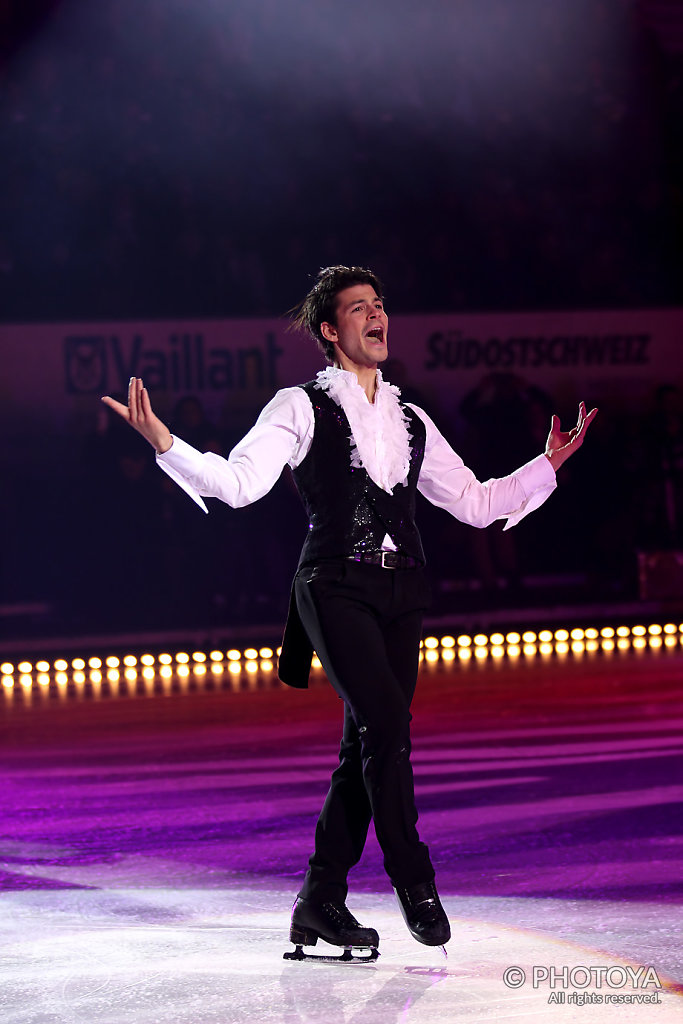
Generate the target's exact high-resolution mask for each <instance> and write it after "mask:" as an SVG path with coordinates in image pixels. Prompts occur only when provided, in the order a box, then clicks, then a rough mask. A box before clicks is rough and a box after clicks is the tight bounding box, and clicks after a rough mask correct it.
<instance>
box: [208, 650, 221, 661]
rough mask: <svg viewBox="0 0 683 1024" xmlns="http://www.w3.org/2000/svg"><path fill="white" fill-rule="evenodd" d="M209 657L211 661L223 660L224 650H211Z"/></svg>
mask: <svg viewBox="0 0 683 1024" xmlns="http://www.w3.org/2000/svg"><path fill="white" fill-rule="evenodd" d="M209 658H210V659H211V661H222V660H223V652H222V651H211V654H210V655H209Z"/></svg>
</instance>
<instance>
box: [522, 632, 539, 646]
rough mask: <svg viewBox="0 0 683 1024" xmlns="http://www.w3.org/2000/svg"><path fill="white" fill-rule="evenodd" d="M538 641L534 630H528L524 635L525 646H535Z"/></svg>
mask: <svg viewBox="0 0 683 1024" xmlns="http://www.w3.org/2000/svg"><path fill="white" fill-rule="evenodd" d="M536 639H537V637H536V634H535V633H534V631H533V629H527V630H525V631H524V632H523V633H522V640H523V641H524V643H525V644H535V643H536Z"/></svg>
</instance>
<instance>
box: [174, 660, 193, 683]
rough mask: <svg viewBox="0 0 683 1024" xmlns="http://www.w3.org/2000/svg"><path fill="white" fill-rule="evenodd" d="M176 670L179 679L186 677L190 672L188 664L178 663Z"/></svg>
mask: <svg viewBox="0 0 683 1024" xmlns="http://www.w3.org/2000/svg"><path fill="white" fill-rule="evenodd" d="M176 672H177V673H178V675H179V676H180V678H181V679H186V678H187V677H188V676H189V674H190V666H189V665H186V664H184V663H182V664H180V665H178V668H177V669H176Z"/></svg>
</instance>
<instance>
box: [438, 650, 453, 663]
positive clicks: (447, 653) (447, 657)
mask: <svg viewBox="0 0 683 1024" xmlns="http://www.w3.org/2000/svg"><path fill="white" fill-rule="evenodd" d="M441 657H442V658H443V660H444V661H455V651H454V650H453V648H452V647H447V648H446V649H445V650H444V651H442V652H441Z"/></svg>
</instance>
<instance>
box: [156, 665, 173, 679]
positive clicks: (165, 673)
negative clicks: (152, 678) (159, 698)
mask: <svg viewBox="0 0 683 1024" xmlns="http://www.w3.org/2000/svg"><path fill="white" fill-rule="evenodd" d="M159 675H160V676H161V678H162V679H172V678H173V669H172V668H171V666H170V665H162V666H161V668H160V669H159Z"/></svg>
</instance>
